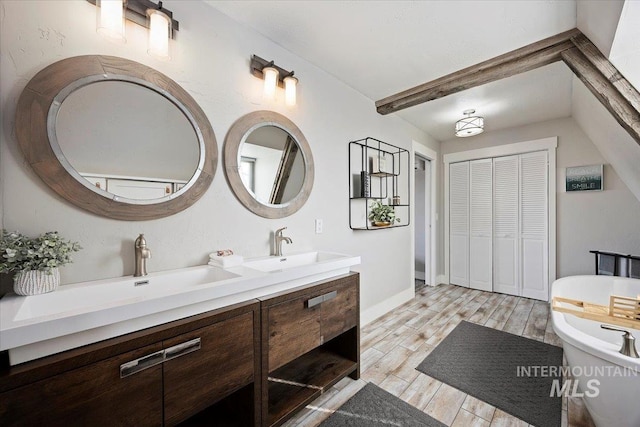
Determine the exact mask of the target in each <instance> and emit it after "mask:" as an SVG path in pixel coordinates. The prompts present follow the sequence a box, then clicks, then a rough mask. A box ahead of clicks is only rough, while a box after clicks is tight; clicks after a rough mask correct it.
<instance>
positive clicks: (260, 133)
mask: <svg viewBox="0 0 640 427" xmlns="http://www.w3.org/2000/svg"><path fill="white" fill-rule="evenodd" d="M239 156H240V158H239V159H238V161H239V165H240V176H241V178H242V183H243V184H244V186H245V187H246V188H247V190H249V191H250V192H251V193H253V196H254V197H255V198H256V200H258V201H259V202H261V203H265V204H271V205H281V204H285V203H288V202H290V201H291V200H293V199H294V198H295V197H296V196H297V195H298V193H300V190H301V189H302V184H303V183H304V173H305V170H304V169H305V167H304V166H305V165H304V158H303V157H302V153H301V152H300V149H299V147H298V144H297V143H296V141H295V139H294V138H293V137H292V136H291V135H289V133H287V132H286V131H285V130H283V129H281V128H279V127H277V126H261V127H258V128H257V129H255V130H253V131H252V132H251V133H249V134H248V135H247V137H246V139H245V141H244V143H243V144H242V146H241V147H240V152H239Z"/></svg>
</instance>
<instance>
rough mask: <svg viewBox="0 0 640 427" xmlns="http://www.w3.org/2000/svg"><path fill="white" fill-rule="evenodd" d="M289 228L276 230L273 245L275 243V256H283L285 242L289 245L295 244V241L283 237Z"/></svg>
mask: <svg viewBox="0 0 640 427" xmlns="http://www.w3.org/2000/svg"><path fill="white" fill-rule="evenodd" d="M286 229H287V227H282V228H279V229H277V230H276V232H275V233H274V234H273V243H274V248H275V251H276V253H275V256H282V242H283V241H285V242H286V243H287V244H289V243H293V240H291V237H285V236H283V235H282V232H283V231H284V230H286Z"/></svg>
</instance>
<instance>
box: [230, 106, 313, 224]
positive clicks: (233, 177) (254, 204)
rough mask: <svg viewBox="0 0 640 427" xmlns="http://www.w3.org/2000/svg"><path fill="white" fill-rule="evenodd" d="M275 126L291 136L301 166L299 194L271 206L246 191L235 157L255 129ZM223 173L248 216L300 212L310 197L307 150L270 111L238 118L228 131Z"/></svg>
mask: <svg viewBox="0 0 640 427" xmlns="http://www.w3.org/2000/svg"><path fill="white" fill-rule="evenodd" d="M262 126H276V127H279V128H280V129H282V130H284V131H285V132H287V133H288V134H289V135H291V136H292V137H293V138H294V139H295V140H296V143H297V144H298V147H300V152H301V153H302V158H303V160H304V163H305V174H304V181H303V183H302V188H301V189H300V192H299V193H298V194H297V195H296V197H294V198H293V199H292V200H290V201H289V202H287V203H283V204H282V205H272V204H265V203H262V202H259V201H258V200H256V199H255V198H254V195H253V194H251V193H250V192H249V190H247V188H246V187H245V186H244V183H243V182H242V178H241V177H240V172H239V169H240V165H239V164H238V153H239V152H240V146H241V145H242V143H243V142H245V140H246V139H247V136H248V135H249V133H250V132H251V131H253V130H255V129H256V128H258V127H262ZM224 170H225V175H226V176H227V181H228V182H229V186H230V187H231V190H232V191H233V192H234V193H235V195H236V197H237V198H238V200H239V201H240V203H242V204H243V205H244V207H246V208H247V209H249V210H250V211H251V212H253V213H255V214H256V215H259V216H261V217H263V218H271V219H276V218H284V217H287V216H289V215H292V214H293V213H295V212H297V211H298V210H300V208H301V207H302V206H304V204H305V202H306V201H307V199H308V198H309V195H310V194H311V189H312V188H313V178H314V164H313V155H312V154H311V147H310V146H309V143H308V142H307V139H306V138H305V137H304V135H303V134H302V132H301V131H300V129H298V127H297V126H296V125H295V124H294V123H293V122H292V121H291V120H289V119H288V118H286V117H285V116H283V115H282V114H278V113H276V112H274V111H255V112H253V113H249V114H247V115H244V116H242V117H240V119H238V120H237V121H236V122H235V123H234V124H233V125H232V126H231V129H229V132H228V133H227V137H226V138H225V142H224Z"/></svg>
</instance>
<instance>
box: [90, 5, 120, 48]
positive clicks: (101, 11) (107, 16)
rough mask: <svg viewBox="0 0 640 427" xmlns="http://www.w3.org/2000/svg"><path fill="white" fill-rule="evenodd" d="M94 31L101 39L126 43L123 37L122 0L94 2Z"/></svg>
mask: <svg viewBox="0 0 640 427" xmlns="http://www.w3.org/2000/svg"><path fill="white" fill-rule="evenodd" d="M96 6H97V7H96V31H97V32H98V34H100V35H102V36H103V37H105V38H107V39H109V40H111V41H114V42H122V43H124V42H125V41H126V39H125V37H124V10H125V5H124V1H123V0H96Z"/></svg>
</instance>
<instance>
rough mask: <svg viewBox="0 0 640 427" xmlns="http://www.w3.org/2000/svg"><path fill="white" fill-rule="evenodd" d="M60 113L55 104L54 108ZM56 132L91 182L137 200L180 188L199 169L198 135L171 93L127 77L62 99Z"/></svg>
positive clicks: (66, 155)
mask: <svg viewBox="0 0 640 427" xmlns="http://www.w3.org/2000/svg"><path fill="white" fill-rule="evenodd" d="M52 114H55V109H54V110H53V111H52ZM54 118H55V127H54V129H50V132H52V131H53V132H55V135H50V138H51V139H52V140H53V141H57V143H58V146H59V147H60V150H61V151H62V154H63V156H64V158H66V160H67V161H68V163H69V165H70V166H71V167H72V168H73V171H70V172H71V173H73V172H74V171H75V172H77V173H78V174H79V175H80V176H82V177H83V178H84V179H85V180H87V181H88V182H86V183H85V185H87V184H88V185H90V186H92V187H91V188H96V189H100V190H104V191H106V192H108V193H110V194H113V195H116V196H119V197H121V198H122V197H124V198H127V199H132V200H147V199H159V198H163V197H166V196H168V195H171V194H173V193H176V192H177V191H179V190H180V189H181V188H183V187H184V185H185V184H186V183H187V182H188V181H189V180H190V179H191V178H192V177H193V176H194V173H195V172H196V171H197V169H198V161H199V157H200V146H199V141H198V135H197V134H196V132H195V130H194V128H193V126H192V124H191V122H190V121H189V119H188V118H187V117H186V116H185V114H184V113H183V112H182V111H181V110H180V109H179V108H178V107H177V106H176V105H175V104H174V103H173V102H171V101H170V100H169V99H168V98H166V97H164V96H163V95H161V94H160V93H158V92H156V91H154V90H149V88H148V87H146V86H141V85H139V84H136V83H132V82H127V81H117V80H113V81H97V82H91V83H89V84H87V85H85V86H81V87H79V88H78V89H76V90H74V91H73V92H71V93H70V94H69V95H68V96H67V97H66V98H65V99H63V100H62V103H61V105H60V106H59V109H58V110H57V117H56V116H54Z"/></svg>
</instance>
